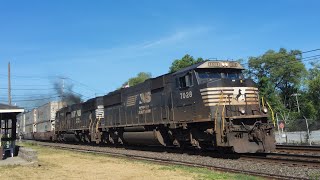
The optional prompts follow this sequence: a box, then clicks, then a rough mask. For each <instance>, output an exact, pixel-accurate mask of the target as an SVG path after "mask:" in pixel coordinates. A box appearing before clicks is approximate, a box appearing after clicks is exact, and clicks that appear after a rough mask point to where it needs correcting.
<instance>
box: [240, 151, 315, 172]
mask: <svg viewBox="0 0 320 180" xmlns="http://www.w3.org/2000/svg"><path fill="white" fill-rule="evenodd" d="M240 159H242V160H253V161H256V162H257V161H261V162H263V163H273V164H279V163H280V164H282V165H286V166H289V167H296V166H302V167H309V168H317V169H319V168H320V156H317V155H316V156H313V155H302V154H286V153H268V154H242V155H241V158H240Z"/></svg>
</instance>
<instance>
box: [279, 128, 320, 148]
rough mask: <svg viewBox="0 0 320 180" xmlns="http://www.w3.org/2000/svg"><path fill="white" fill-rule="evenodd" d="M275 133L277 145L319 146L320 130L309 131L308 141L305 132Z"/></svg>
mask: <svg viewBox="0 0 320 180" xmlns="http://www.w3.org/2000/svg"><path fill="white" fill-rule="evenodd" d="M275 133H276V142H277V143H278V144H310V142H311V144H313V145H320V130H316V131H310V139H309V140H308V135H307V132H306V131H295V132H283V133H281V132H280V134H279V133H278V132H275Z"/></svg>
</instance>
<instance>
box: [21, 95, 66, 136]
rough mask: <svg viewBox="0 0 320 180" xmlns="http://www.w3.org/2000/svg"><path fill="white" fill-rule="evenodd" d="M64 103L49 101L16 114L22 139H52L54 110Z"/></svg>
mask: <svg viewBox="0 0 320 180" xmlns="http://www.w3.org/2000/svg"><path fill="white" fill-rule="evenodd" d="M63 106H65V103H63V102H61V101H57V102H49V103H47V104H44V105H42V106H40V107H38V108H35V109H32V110H31V111H29V112H25V113H20V114H18V115H17V120H18V123H19V134H20V135H21V136H22V137H23V139H34V140H52V138H53V136H54V129H55V116H56V112H57V111H58V110H60V109H61V108H62V107H63Z"/></svg>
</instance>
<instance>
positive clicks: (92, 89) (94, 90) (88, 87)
mask: <svg viewBox="0 0 320 180" xmlns="http://www.w3.org/2000/svg"><path fill="white" fill-rule="evenodd" d="M66 79H69V80H71V81H73V82H75V83H78V84H80V85H82V86H83V87H86V88H87V89H89V90H91V91H93V92H103V91H100V90H97V89H95V88H92V87H90V86H88V85H86V84H84V83H82V82H79V81H77V80H74V79H71V78H69V77H66Z"/></svg>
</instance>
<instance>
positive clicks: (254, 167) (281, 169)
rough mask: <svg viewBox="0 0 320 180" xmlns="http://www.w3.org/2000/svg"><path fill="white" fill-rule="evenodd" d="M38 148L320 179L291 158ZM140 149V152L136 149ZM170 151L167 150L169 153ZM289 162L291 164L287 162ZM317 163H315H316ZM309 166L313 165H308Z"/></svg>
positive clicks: (79, 147) (316, 167)
mask: <svg viewBox="0 0 320 180" xmlns="http://www.w3.org/2000/svg"><path fill="white" fill-rule="evenodd" d="M33 143H36V144H38V145H41V146H48V147H54V148H58V149H67V150H72V151H79V152H85V153H96V154H107V155H111V156H116V157H126V158H130V159H137V160H147V161H152V162H157V163H160V164H171V165H172V164H174V165H184V166H192V167H202V168H207V169H212V170H219V171H225V172H233V173H243V174H249V175H255V176H260V177H266V178H273V179H309V178H312V177H314V176H316V177H318V175H320V169H319V165H318V164H320V163H319V162H313V161H314V160H315V159H316V157H313V159H312V160H308V159H306V158H305V157H304V160H303V161H302V160H301V159H299V158H298V157H295V159H293V158H292V157H293V155H292V156H291V157H290V158H287V159H284V156H281V155H280V154H277V155H278V156H281V158H278V159H277V158H275V157H273V158H270V157H268V156H266V157H263V156H256V155H254V154H252V155H251V157H249V156H248V155H247V154H246V155H240V156H239V155H227V154H226V155H225V156H223V157H219V158H216V157H217V156H216V155H209V154H208V153H204V154H199V153H197V152H195V153H193V152H184V153H176V152H175V153H170V152H168V151H163V150H159V148H153V149H154V150H155V151H150V150H151V149H152V147H151V148H149V149H140V150H133V149H125V148H113V147H99V146H88V145H75V144H60V143H46V142H33ZM138 149H139V148H138ZM169 151H170V150H169ZM289 159H290V160H289ZM316 161H318V159H316ZM311 164H312V165H311Z"/></svg>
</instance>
